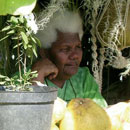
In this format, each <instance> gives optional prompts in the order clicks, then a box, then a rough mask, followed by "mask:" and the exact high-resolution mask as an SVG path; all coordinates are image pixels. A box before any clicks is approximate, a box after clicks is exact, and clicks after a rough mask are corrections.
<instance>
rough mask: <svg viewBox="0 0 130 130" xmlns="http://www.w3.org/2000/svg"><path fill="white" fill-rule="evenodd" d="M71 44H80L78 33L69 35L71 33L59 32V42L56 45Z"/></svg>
mask: <svg viewBox="0 0 130 130" xmlns="http://www.w3.org/2000/svg"><path fill="white" fill-rule="evenodd" d="M69 42H80V38H79V34H78V33H69V32H65V33H64V32H59V31H58V32H57V40H56V42H55V43H60V44H61V43H63V44H65V43H69Z"/></svg>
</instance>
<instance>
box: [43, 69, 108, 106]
mask: <svg viewBox="0 0 130 130" xmlns="http://www.w3.org/2000/svg"><path fill="white" fill-rule="evenodd" d="M45 82H46V84H47V85H48V86H50V87H56V88H58V97H60V98H62V99H63V100H65V101H67V102H69V101H70V100H71V99H73V98H90V99H92V100H93V101H95V102H96V103H97V104H99V105H100V106H102V107H107V103H106V101H105V100H104V98H103V97H102V96H101V94H100V92H99V87H98V85H97V83H96V81H95V80H94V78H93V76H92V75H91V74H90V72H89V69H88V68H87V67H82V68H81V67H79V69H78V72H77V73H76V74H75V75H74V76H72V77H71V78H70V79H69V80H66V82H65V84H64V86H63V88H59V87H58V86H56V85H55V84H53V83H52V82H51V81H50V80H48V79H46V81H45Z"/></svg>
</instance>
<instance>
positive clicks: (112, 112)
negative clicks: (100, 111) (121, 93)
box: [106, 102, 130, 130]
mask: <svg viewBox="0 0 130 130" xmlns="http://www.w3.org/2000/svg"><path fill="white" fill-rule="evenodd" d="M106 112H107V113H108V115H109V117H110V119H111V122H112V130H127V129H126V128H127V127H128V126H130V102H128V103H126V102H119V103H117V104H114V105H112V106H110V107H109V108H107V109H106ZM129 129H130V128H129Z"/></svg>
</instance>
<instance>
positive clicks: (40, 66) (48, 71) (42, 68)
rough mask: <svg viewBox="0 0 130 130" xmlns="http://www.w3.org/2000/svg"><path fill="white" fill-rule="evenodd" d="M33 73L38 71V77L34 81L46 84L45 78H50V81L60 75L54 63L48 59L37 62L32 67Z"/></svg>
mask: <svg viewBox="0 0 130 130" xmlns="http://www.w3.org/2000/svg"><path fill="white" fill-rule="evenodd" d="M32 71H37V72H38V76H37V78H34V79H33V81H40V82H41V83H43V82H44V78H45V77H48V78H49V79H50V80H52V79H54V78H55V77H56V76H57V74H58V69H57V67H56V65H55V64H54V63H52V62H51V61H50V60H49V59H48V58H43V59H42V60H39V61H37V62H36V63H35V64H34V65H33V66H32Z"/></svg>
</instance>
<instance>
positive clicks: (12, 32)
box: [7, 30, 15, 34]
mask: <svg viewBox="0 0 130 130" xmlns="http://www.w3.org/2000/svg"><path fill="white" fill-rule="evenodd" d="M14 33H15V30H11V31H9V32H7V34H14Z"/></svg>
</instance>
